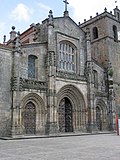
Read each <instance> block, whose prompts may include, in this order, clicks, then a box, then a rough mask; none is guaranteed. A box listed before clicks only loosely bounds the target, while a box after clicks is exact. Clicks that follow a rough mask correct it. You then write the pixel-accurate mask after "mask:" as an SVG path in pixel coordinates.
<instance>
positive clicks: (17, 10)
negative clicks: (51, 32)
mask: <svg viewBox="0 0 120 160" xmlns="http://www.w3.org/2000/svg"><path fill="white" fill-rule="evenodd" d="M68 2H69V5H68V11H69V15H70V17H71V18H72V19H73V20H74V21H75V22H76V23H78V22H80V23H82V22H84V19H86V20H89V19H90V16H92V17H94V16H96V13H97V12H98V13H99V14H100V13H102V12H103V11H104V8H105V7H106V8H107V10H108V12H110V11H113V9H114V8H115V7H116V6H118V8H119V9H120V0H68ZM64 9H65V4H64V3H63V0H0V43H2V42H3V36H4V35H6V37H7V38H6V40H8V39H9V33H10V31H11V27H12V26H15V27H16V29H15V30H16V31H17V32H18V31H20V33H22V32H23V31H25V30H26V29H28V28H29V26H30V25H31V24H32V23H38V22H39V23H41V22H42V20H44V19H45V18H47V17H48V13H49V10H52V11H53V16H54V17H61V16H63V12H64Z"/></svg>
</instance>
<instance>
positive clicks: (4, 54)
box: [0, 48, 12, 136]
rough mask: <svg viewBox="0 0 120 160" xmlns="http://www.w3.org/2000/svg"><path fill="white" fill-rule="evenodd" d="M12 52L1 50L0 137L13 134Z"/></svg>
mask: <svg viewBox="0 0 120 160" xmlns="http://www.w3.org/2000/svg"><path fill="white" fill-rule="evenodd" d="M11 68H12V56H11V51H10V50H7V49H2V48H0V136H10V134H11V131H10V129H11V115H10V114H11V110H10V108H11V92H10V79H11Z"/></svg>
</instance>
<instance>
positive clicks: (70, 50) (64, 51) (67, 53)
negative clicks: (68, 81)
mask: <svg viewBox="0 0 120 160" xmlns="http://www.w3.org/2000/svg"><path fill="white" fill-rule="evenodd" d="M59 67H60V69H61V70H65V71H69V72H75V70H76V48H75V46H74V45H72V44H70V43H68V42H67V43H66V42H61V43H60V45H59Z"/></svg>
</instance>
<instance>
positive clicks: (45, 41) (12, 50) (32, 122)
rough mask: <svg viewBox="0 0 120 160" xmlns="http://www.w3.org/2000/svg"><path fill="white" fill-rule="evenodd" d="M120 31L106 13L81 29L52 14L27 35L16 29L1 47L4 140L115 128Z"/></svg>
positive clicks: (1, 131) (1, 132) (0, 115)
mask: <svg viewBox="0 0 120 160" xmlns="http://www.w3.org/2000/svg"><path fill="white" fill-rule="evenodd" d="M116 12H119V9H118V8H116V9H115V14H116ZM113 26H114V27H113ZM111 27H112V29H111ZM119 27H120V26H119V20H118V19H117V18H116V17H115V15H112V14H111V13H108V12H107V10H105V12H104V13H102V14H101V15H96V17H94V18H92V19H90V20H89V21H86V22H84V23H83V24H81V25H77V24H76V23H75V22H74V21H73V20H72V19H71V18H70V17H69V13H68V11H65V12H64V16H63V17H55V18H54V17H53V14H52V11H50V12H49V15H48V18H47V19H45V20H44V21H43V22H42V24H39V23H38V24H34V23H33V24H32V25H31V26H30V28H29V29H28V30H26V31H25V32H23V33H22V34H19V32H18V33H16V31H15V27H12V31H11V32H10V40H9V41H8V42H7V43H6V44H1V45H0V73H1V76H0V82H1V85H0V93H1V94H0V136H13V137H14V136H19V135H27V136H29V135H50V134H54V135H56V134H62V133H65V132H68V133H69V132H93V131H95V132H98V131H107V130H114V129H115V128H114V127H115V126H114V125H115V114H116V113H117V112H118V109H117V107H118V106H119V87H118V86H119V68H120V67H119V63H116V62H119V39H118V37H116V34H117V32H116V29H118V31H119Z"/></svg>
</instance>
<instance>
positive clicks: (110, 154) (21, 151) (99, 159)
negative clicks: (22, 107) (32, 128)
mask: <svg viewBox="0 0 120 160" xmlns="http://www.w3.org/2000/svg"><path fill="white" fill-rule="evenodd" d="M0 160H120V136H117V135H115V134H101V135H86V136H71V137H57V138H37V139H21V140H7V141H6V140H0Z"/></svg>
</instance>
